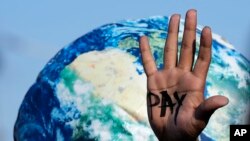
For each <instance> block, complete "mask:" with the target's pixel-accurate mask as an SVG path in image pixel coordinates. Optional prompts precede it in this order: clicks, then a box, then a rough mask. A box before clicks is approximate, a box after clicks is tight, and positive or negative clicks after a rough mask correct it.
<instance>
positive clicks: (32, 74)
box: [0, 0, 250, 141]
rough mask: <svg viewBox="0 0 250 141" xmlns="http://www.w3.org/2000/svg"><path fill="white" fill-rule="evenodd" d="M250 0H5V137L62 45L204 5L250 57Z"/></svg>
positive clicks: (0, 59)
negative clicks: (102, 29)
mask: <svg viewBox="0 0 250 141" xmlns="http://www.w3.org/2000/svg"><path fill="white" fill-rule="evenodd" d="M249 5H250V1H249V0H238V1H235V0H206V1H205V0H183V1H181V0H178V1H177V0H126V1H124V0H105V1H104V0H91V1H90V0H89V1H87V0H71V1H63V0H43V1H34V0H22V1H20V0H0V139H1V140H2V141H11V140H13V139H12V131H13V125H14V122H15V119H16V116H17V112H18V108H19V106H20V104H21V102H22V100H23V97H24V95H25V93H26V92H27V90H28V89H29V87H30V86H31V85H32V84H33V83H34V81H35V79H36V77H37V75H38V73H39V71H40V70H41V69H42V68H43V66H44V65H45V64H46V63H47V61H48V60H49V59H50V58H51V57H53V56H54V55H55V54H56V52H57V51H58V50H60V49H61V48H62V47H63V46H65V45H67V44H69V43H70V42H72V41H73V40H75V39H76V38H78V37H80V36H81V35H83V34H85V33H87V32H89V31H91V30H92V29H94V28H97V27H99V26H101V25H103V24H106V23H110V22H116V21H120V20H124V19H138V18H145V17H149V16H155V15H167V16H168V15H171V14H173V13H180V14H181V15H182V18H184V16H185V12H186V11H187V10H188V9H190V8H195V9H197V10H198V24H200V25H209V26H210V27H211V28H212V30H213V32H214V33H217V34H219V35H221V36H223V37H224V38H225V39H226V40H228V41H229V42H230V43H231V44H233V45H234V46H235V48H236V49H237V50H238V51H239V52H240V53H242V54H243V55H244V56H245V57H246V58H248V59H249V58H250V51H249V44H250V38H249V37H250V14H249V13H250V10H249Z"/></svg>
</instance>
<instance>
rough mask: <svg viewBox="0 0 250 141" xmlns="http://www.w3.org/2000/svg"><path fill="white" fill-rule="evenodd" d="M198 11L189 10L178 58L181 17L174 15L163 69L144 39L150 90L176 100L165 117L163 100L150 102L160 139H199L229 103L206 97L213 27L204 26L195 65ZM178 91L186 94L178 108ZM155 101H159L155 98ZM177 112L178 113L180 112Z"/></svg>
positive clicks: (155, 127)
mask: <svg viewBox="0 0 250 141" xmlns="http://www.w3.org/2000/svg"><path fill="white" fill-rule="evenodd" d="M196 14H197V13H196V10H189V11H188V12H187V13H186V19H185V27H184V35H183V40H182V46H181V51H180V59H179V60H178V59H177V42H178V32H179V22H180V16H179V15H178V14H174V15H172V17H171V19H170V23H169V29H168V38H167V39H166V43H165V48H164V60H163V61H164V68H163V69H162V70H157V67H156V64H155V61H154V59H153V57H152V54H151V51H150V46H149V41H148V39H147V37H146V36H143V37H141V38H140V49H141V54H142V60H143V67H144V71H145V73H146V75H147V89H148V92H150V93H153V94H155V95H157V96H158V97H159V99H162V94H161V93H160V92H163V91H167V94H168V95H169V97H170V98H171V99H172V101H173V103H175V105H174V106H173V110H172V111H171V108H169V107H167V108H165V110H166V111H165V112H166V113H165V114H164V116H160V115H161V107H160V106H161V104H160V103H161V102H160V103H159V104H158V105H157V106H150V104H149V103H148V107H147V109H148V115H149V122H150V125H151V127H152V129H153V131H154V133H155V135H156V136H157V138H158V139H159V140H160V141H189V140H190V141H194V140H196V139H197V137H198V136H199V134H200V133H201V132H202V130H203V129H204V128H205V127H206V125H207V123H208V120H209V118H210V117H211V115H212V114H213V112H214V111H215V110H217V109H218V108H220V107H223V106H225V105H227V103H228V99H227V98H226V97H224V96H219V95H217V96H212V97H210V98H208V99H204V87H205V83H206V76H207V72H208V69H209V65H210V61H211V44H212V34H211V29H210V28H209V27H204V28H203V30H202V33H201V39H200V47H199V55H198V58H197V60H196V62H195V65H194V67H192V66H193V63H194V59H193V58H194V52H195V51H194V50H195V47H194V46H195V41H196V25H197V15H196ZM174 93H177V95H178V96H179V97H181V96H183V95H185V97H184V98H183V101H182V103H181V105H180V107H179V109H178V110H177V107H178V101H177V100H176V98H175V97H174ZM165 95H166V93H165ZM147 101H148V100H147ZM152 101H153V102H155V101H157V100H156V98H155V97H152ZM177 111H178V113H176V112H177Z"/></svg>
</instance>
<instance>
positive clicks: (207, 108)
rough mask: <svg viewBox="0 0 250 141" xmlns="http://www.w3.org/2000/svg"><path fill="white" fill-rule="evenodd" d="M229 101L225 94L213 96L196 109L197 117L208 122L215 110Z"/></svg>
mask: <svg viewBox="0 0 250 141" xmlns="http://www.w3.org/2000/svg"><path fill="white" fill-rule="evenodd" d="M228 102H229V100H228V98H226V97H224V96H220V95H217V96H212V97H210V98H208V99H207V100H205V101H204V102H202V103H201V104H200V105H199V107H198V108H197V109H196V111H195V118H196V119H198V120H203V121H205V122H206V123H207V122H208V120H209V118H210V117H211V115H212V114H213V113H214V111H215V110H217V109H218V108H221V107H223V106H225V105H227V104H228Z"/></svg>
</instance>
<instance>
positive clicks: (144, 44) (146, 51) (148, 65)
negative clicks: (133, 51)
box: [139, 36, 157, 76]
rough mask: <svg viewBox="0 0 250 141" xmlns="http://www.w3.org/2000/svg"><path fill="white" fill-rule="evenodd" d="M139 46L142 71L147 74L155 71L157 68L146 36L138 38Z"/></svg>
mask: <svg viewBox="0 0 250 141" xmlns="http://www.w3.org/2000/svg"><path fill="white" fill-rule="evenodd" d="M139 46H140V50H141V54H142V63H143V67H144V71H145V73H146V75H147V76H150V75H152V74H154V73H155V72H156V71H157V68H156V65H155V61H154V59H153V56H152V54H151V50H150V46H149V43H148V38H147V37H146V36H143V37H141V38H140V43H139Z"/></svg>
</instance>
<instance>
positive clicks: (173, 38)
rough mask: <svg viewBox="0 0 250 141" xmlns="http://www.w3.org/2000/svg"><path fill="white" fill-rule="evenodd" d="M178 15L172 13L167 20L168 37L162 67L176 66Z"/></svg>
mask: <svg viewBox="0 0 250 141" xmlns="http://www.w3.org/2000/svg"><path fill="white" fill-rule="evenodd" d="M179 23H180V15H178V14H174V15H173V16H172V17H171V19H170V22H169V28H168V37H167V39H166V44H165V48H164V68H165V69H169V68H173V67H176V63H177V49H178V48H177V47H178V32H179Z"/></svg>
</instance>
